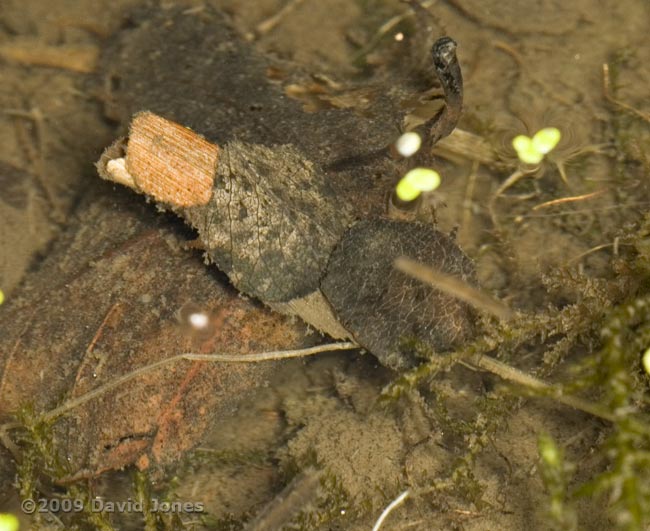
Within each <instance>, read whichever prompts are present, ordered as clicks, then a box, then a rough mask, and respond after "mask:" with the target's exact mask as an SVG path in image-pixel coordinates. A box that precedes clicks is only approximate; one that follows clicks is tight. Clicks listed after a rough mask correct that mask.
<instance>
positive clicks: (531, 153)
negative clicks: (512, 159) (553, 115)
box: [512, 127, 562, 164]
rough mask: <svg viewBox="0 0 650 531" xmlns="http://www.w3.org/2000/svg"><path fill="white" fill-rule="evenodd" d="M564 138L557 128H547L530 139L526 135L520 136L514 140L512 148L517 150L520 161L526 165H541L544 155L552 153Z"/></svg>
mask: <svg viewBox="0 0 650 531" xmlns="http://www.w3.org/2000/svg"><path fill="white" fill-rule="evenodd" d="M560 138H562V134H561V133H560V130H559V129H557V128H556V127H545V128H544V129H540V130H539V131H537V133H535V134H534V135H533V138H530V137H528V136H526V135H518V136H516V137H515V138H513V139H512V147H514V148H515V151H516V152H517V156H518V157H519V160H520V161H521V162H523V163H525V164H539V163H540V162H542V159H543V158H544V155H546V154H547V153H550V152H551V151H552V150H553V148H554V147H555V146H557V144H558V142H559V141H560Z"/></svg>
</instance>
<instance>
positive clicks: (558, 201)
mask: <svg viewBox="0 0 650 531" xmlns="http://www.w3.org/2000/svg"><path fill="white" fill-rule="evenodd" d="M606 191H607V190H606V189H603V190H597V191H595V192H591V193H589V194H583V195H574V196H571V197H561V198H559V199H553V200H551V201H546V202H544V203H540V204H539V205H535V206H534V207H533V208H532V210H533V211H535V210H539V209H541V208H548V207H550V206H554V205H561V204H563V203H573V202H575V201H584V200H586V199H592V198H594V197H598V196H599V195H603V194H604V193H605V192H606Z"/></svg>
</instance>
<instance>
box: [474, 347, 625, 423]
mask: <svg viewBox="0 0 650 531" xmlns="http://www.w3.org/2000/svg"><path fill="white" fill-rule="evenodd" d="M466 361H469V362H470V363H472V364H474V365H476V366H477V367H479V368H481V369H483V370H485V371H488V372H491V373H492V374H496V375H497V376H499V377H501V378H503V379H504V380H507V381H509V382H514V383H517V384H519V385H522V386H523V387H527V388H528V389H531V390H532V391H536V392H542V393H544V394H546V395H548V396H550V397H551V398H553V399H554V400H557V401H558V402H560V403H561V404H564V405H566V406H569V407H572V408H574V409H577V410H579V411H584V412H585V413H589V414H590V415H594V416H595V417H599V418H601V419H605V420H608V421H610V422H617V421H619V420H620V417H618V416H617V415H615V414H613V413H610V412H609V411H607V410H605V409H604V408H602V407H601V406H599V405H598V404H595V403H593V402H590V401H589V400H584V399H583V398H580V397H577V396H572V395H565V394H562V392H561V390H560V388H558V387H555V386H553V385H551V384H548V383H546V382H545V381H543V380H540V379H538V378H535V377H534V376H531V375H530V374H526V373H525V372H523V371H520V370H519V369H515V368H514V367H512V366H510V365H507V364H505V363H503V362H501V361H499V360H497V359H494V358H492V357H490V356H485V355H482V354H475V355H474V356H472V357H471V358H467V359H466Z"/></svg>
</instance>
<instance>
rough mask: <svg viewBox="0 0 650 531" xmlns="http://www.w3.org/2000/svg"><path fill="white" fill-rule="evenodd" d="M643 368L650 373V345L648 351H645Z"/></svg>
mask: <svg viewBox="0 0 650 531" xmlns="http://www.w3.org/2000/svg"><path fill="white" fill-rule="evenodd" d="M642 362H643V368H644V369H645V372H647V373H648V374H650V347H649V348H647V349H646V351H645V352H644V353H643V358H642Z"/></svg>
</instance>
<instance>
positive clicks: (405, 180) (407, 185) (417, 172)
mask: <svg viewBox="0 0 650 531" xmlns="http://www.w3.org/2000/svg"><path fill="white" fill-rule="evenodd" d="M438 186H440V174H439V173H438V172H437V171H434V170H432V169H429V168H413V169H412V170H411V171H409V172H408V173H407V174H406V175H405V176H404V177H402V179H401V180H400V182H399V183H397V188H395V192H396V193H397V197H399V199H401V200H402V201H413V200H414V199H417V197H418V196H419V195H420V194H421V193H422V192H431V191H432V190H435V189H436V188H438Z"/></svg>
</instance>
